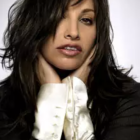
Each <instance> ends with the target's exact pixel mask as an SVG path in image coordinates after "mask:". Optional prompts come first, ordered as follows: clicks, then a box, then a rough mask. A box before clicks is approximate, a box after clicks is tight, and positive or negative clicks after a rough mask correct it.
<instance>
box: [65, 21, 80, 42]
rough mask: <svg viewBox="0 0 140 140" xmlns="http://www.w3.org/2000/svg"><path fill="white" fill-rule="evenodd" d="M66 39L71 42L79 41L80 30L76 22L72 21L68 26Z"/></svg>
mask: <svg viewBox="0 0 140 140" xmlns="http://www.w3.org/2000/svg"><path fill="white" fill-rule="evenodd" d="M65 38H66V39H71V40H79V39H80V36H79V29H78V25H77V23H76V22H74V21H72V22H69V23H68V24H67V28H66V32H65Z"/></svg>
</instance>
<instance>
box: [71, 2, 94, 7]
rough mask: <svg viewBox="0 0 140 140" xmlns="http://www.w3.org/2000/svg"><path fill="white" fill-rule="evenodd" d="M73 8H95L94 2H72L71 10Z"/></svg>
mask: <svg viewBox="0 0 140 140" xmlns="http://www.w3.org/2000/svg"><path fill="white" fill-rule="evenodd" d="M71 7H72V8H73V7H76V8H78V7H86V8H94V2H93V0H70V2H69V8H71Z"/></svg>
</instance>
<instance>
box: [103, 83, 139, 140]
mask: <svg viewBox="0 0 140 140" xmlns="http://www.w3.org/2000/svg"><path fill="white" fill-rule="evenodd" d="M132 91H133V92H132V93H131V94H129V95H126V96H125V97H123V98H121V99H119V101H118V102H117V105H116V111H115V113H114V115H113V117H112V119H111V120H110V122H109V125H108V129H107V133H106V136H105V138H104V140H120V139H123V140H140V83H135V84H134V86H133V89H132Z"/></svg>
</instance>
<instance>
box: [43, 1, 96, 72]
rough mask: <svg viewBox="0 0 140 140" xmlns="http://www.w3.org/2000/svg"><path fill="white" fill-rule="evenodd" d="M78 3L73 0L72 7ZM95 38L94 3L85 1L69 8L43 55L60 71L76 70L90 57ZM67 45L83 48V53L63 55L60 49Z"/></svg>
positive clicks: (47, 43) (48, 41) (44, 48)
mask: <svg viewBox="0 0 140 140" xmlns="http://www.w3.org/2000/svg"><path fill="white" fill-rule="evenodd" d="M76 1H77V0H76ZM76 1H75V0H71V3H70V5H72V4H73V3H75V2H76ZM89 9H90V10H89ZM50 28H51V27H50ZM95 38H96V22H95V12H94V3H93V0H83V1H82V2H81V3H79V4H77V5H75V6H69V9H68V10H67V11H66V13H65V18H64V19H62V20H61V22H60V23H59V25H58V27H57V29H56V34H55V38H54V40H53V37H50V38H49V39H48V40H47V42H46V44H45V45H44V46H43V48H42V55H43V56H44V58H45V59H46V61H47V62H49V63H50V64H52V65H53V66H55V67H57V68H59V69H62V70H74V69H77V68H79V67H80V66H81V65H82V64H83V62H84V61H85V60H86V58H87V57H88V55H89V53H90V51H91V49H92V48H93V44H94V41H95ZM66 44H69V45H74V46H75V45H78V46H81V49H82V51H80V53H78V54H76V55H72V56H71V55H68V54H65V53H62V52H61V51H60V49H58V47H59V46H63V45H66ZM67 51H68V50H67Z"/></svg>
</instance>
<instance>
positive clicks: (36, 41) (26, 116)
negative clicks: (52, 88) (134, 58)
mask: <svg viewBox="0 0 140 140" xmlns="http://www.w3.org/2000/svg"><path fill="white" fill-rule="evenodd" d="M69 1H70V0H59V1H58V0H34V1H32V0H22V1H21V0H20V1H19V0H18V1H17V2H15V3H14V4H13V5H12V6H11V8H10V10H9V17H8V19H9V20H8V27H7V29H6V31H5V35H4V44H5V47H6V48H4V49H2V50H3V51H4V54H3V55H1V57H2V66H3V67H5V68H6V69H10V70H12V73H11V75H10V76H9V77H7V78H6V79H4V80H3V81H1V83H0V86H1V89H2V90H1V92H0V104H1V105H0V109H1V111H3V112H5V114H6V115H7V120H8V121H7V123H6V124H4V125H1V126H0V131H1V130H4V129H5V130H6V129H7V130H9V131H7V134H8V133H10V132H11V131H13V130H14V129H15V128H18V130H20V131H26V132H29V134H31V132H32V129H33V123H34V112H35V110H36V108H37V107H36V98H37V94H38V92H39V88H40V85H39V82H38V79H37V76H36V71H35V64H36V62H37V53H38V52H39V50H40V47H41V46H42V45H43V44H44V43H45V42H46V40H47V38H48V37H49V36H51V35H53V36H54V35H55V33H56V28H57V25H58V24H59V22H60V21H61V20H62V18H63V17H64V13H65V11H66V10H67V8H68V5H69ZM81 1H82V0H78V1H77V2H76V3H75V4H74V5H76V4H79V3H80V2H81ZM93 1H94V5H95V13H96V24H97V27H96V28H97V37H96V44H97V47H96V54H95V58H94V60H93V62H92V63H91V64H90V65H91V67H92V69H91V72H90V74H89V78H88V83H87V88H88V97H89V99H88V102H87V107H88V109H89V111H90V116H91V119H92V123H93V126H94V134H95V137H96V139H97V140H100V139H101V138H103V137H104V134H105V132H106V131H107V126H108V123H109V121H110V120H111V117H112V115H113V113H114V111H115V107H116V103H117V101H118V99H119V98H122V97H124V96H126V93H127V94H129V93H132V92H133V91H132V85H133V84H132V83H133V79H132V77H129V76H128V73H129V71H127V72H123V69H120V67H119V66H117V64H116V62H115V59H114V56H113V52H112V48H113V47H112V39H113V37H111V36H113V30H112V26H111V23H110V17H109V5H108V1H107V0H93ZM74 5H72V6H74ZM90 105H91V108H90V107H89V106H90ZM29 137H30V135H29Z"/></svg>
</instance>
